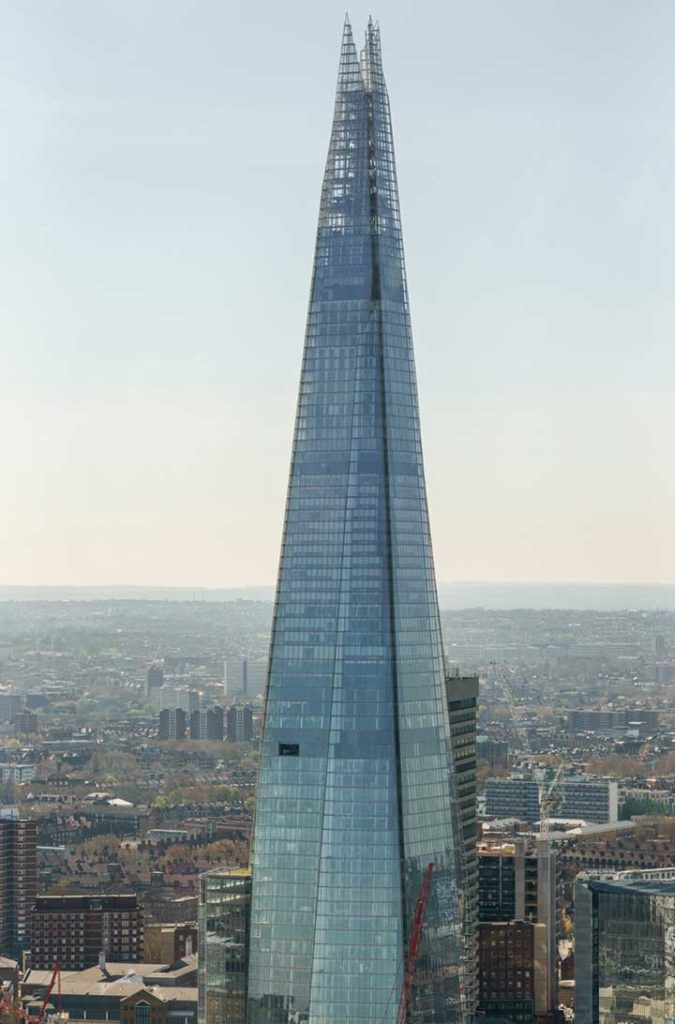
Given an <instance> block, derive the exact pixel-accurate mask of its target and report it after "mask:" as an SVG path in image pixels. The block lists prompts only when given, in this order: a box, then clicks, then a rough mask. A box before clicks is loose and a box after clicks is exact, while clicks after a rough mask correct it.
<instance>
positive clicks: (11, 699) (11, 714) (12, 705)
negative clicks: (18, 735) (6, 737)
mask: <svg viewBox="0 0 675 1024" xmlns="http://www.w3.org/2000/svg"><path fill="white" fill-rule="evenodd" d="M22 708H23V697H22V696H21V695H20V694H18V693H0V722H13V721H14V720H15V718H17V716H18V715H19V714H20V713H21V710H22Z"/></svg>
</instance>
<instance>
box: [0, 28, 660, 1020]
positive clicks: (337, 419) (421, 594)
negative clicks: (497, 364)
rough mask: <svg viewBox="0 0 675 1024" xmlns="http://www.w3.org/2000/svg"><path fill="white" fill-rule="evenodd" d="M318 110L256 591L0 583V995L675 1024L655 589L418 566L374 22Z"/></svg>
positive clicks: (7, 1003) (303, 1015)
mask: <svg viewBox="0 0 675 1024" xmlns="http://www.w3.org/2000/svg"><path fill="white" fill-rule="evenodd" d="M327 117H328V113H326V118H327ZM394 121H395V115H394ZM329 139H330V141H329V147H328V155H327V159H326V164H325V170H324V175H323V183H322V188H321V196H320V204H319V217H318V228H317V234H316V245H315V250H314V263H313V272H312V278H311V290H310V297H309V308H308V314H307V321H306V332H305V340H304V350H303V356H302V368H301V373H300V380H299V389H298V400H297V407H296V419H295V429H294V434H293V442H292V450H291V452H290V473H289V476H288V491H287V497H286V504H285V513H284V518H283V532H282V537H281V554H280V561H279V569H278V576H277V582H276V588H274V589H272V588H271V587H264V586H257V587H256V586H253V585H251V587H246V586H242V587H239V588H230V589H222V590H219V589H216V588H193V589H190V588H186V587H175V588H172V587H171V586H168V585H167V586H164V585H162V586H159V585H158V586H156V587H153V586H152V585H148V586H143V585H140V584H139V585H138V586H136V587H132V586H129V587H125V586H123V585H122V584H120V585H119V586H118V585H115V586H106V585H102V586H100V587H96V586H86V585H82V586H75V585H73V586H68V585H66V584H65V583H64V584H63V585H62V586H61V585H57V584H55V585H53V586H51V587H44V588H43V587H41V586H39V585H37V584H36V585H30V586H29V585H26V586H22V585H16V584H14V583H13V581H12V580H11V579H7V580H4V579H2V580H0V583H1V584H2V587H1V589H0V1024H19V1022H20V1021H25V1022H27V1024H31V1022H34V1024H69V1022H71V1021H72V1022H85V1021H96V1022H102V1021H105V1022H113V1024H509V1022H510V1024H673V1021H675V601H674V600H673V595H672V594H671V591H672V586H669V585H667V584H663V585H662V586H661V587H658V586H655V587H652V588H650V586H649V584H636V585H635V586H634V587H633V588H629V587H628V586H627V585H626V586H624V587H622V586H621V585H617V586H616V587H612V585H610V584H608V585H602V586H600V585H598V586H597V587H596V588H595V589H594V588H593V586H592V585H590V584H589V585H582V584H578V585H577V584H572V583H568V584H558V585H555V584H550V585H546V584H543V583H540V584H538V585H537V587H538V589H536V590H535V589H533V588H534V587H535V585H534V584H533V585H532V587H529V588H528V586H526V585H525V584H522V585H519V584H517V583H514V584H505V583H502V584H483V585H480V584H446V583H444V581H443V579H440V581H437V573H436V569H435V563H434V556H433V552H432V532H431V526H430V515H429V504H430V503H429V500H428V496H427V482H426V477H425V464H424V459H423V452H422V440H421V436H422V434H421V424H420V409H419V396H418V385H417V373H416V367H415V358H414V354H413V331H412V322H413V318H412V316H411V312H410V299H409V293H408V278H407V272H406V261H405V255H404V248H403V235H402V228H401V210H400V205H399V194H398V182H397V167H396V160H395V156H394V142H393V130H392V114H391V111H390V105H389V96H388V91H387V86H386V83H385V76H384V70H383V61H382V43H381V36H380V28H379V25H378V23H377V22H375V21H374V20H373V19H372V18H370V19H369V20H368V22H367V25H366V28H365V33H364V35H363V37H362V38H361V37H359V38H358V40H357V39H356V38H355V35H354V33H353V32H352V27H351V23H350V21H349V18H347V19H346V20H345V22H344V27H343V34H342V41H341V44H340V50H339V61H338V76H337V89H336V94H335V104H334V111H333V118H332V127H331V130H330V137H329ZM260 201H261V202H263V203H264V201H265V199H264V196H262V197H261V200H260ZM298 244H299V243H298ZM411 290H413V289H411ZM169 463H170V460H169ZM169 471H170V467H169ZM460 500H462V501H465V500H466V496H465V495H464V496H462V497H461V498H460ZM129 501H130V502H133V496H130V498H129ZM279 525H280V524H279ZM441 528H442V527H441ZM438 532H439V530H438V526H437V525H436V526H435V527H434V537H436V534H437V533H438ZM168 557H169V552H167V558H168ZM547 587H548V589H547ZM554 593H555V597H554V598H552V595H553V594H554ZM565 600H568V601H569V603H568V605H567V606H564V602H565ZM556 601H557V602H558V603H557V604H556V603H555V602H556Z"/></svg>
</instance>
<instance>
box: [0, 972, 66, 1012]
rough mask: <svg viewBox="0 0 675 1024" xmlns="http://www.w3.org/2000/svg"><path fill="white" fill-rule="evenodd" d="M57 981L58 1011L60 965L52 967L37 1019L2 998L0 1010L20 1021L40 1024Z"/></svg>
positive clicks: (59, 1003)
mask: <svg viewBox="0 0 675 1024" xmlns="http://www.w3.org/2000/svg"><path fill="white" fill-rule="evenodd" d="M57 981H58V983H59V987H58V1009H59V1010H60V1009H61V964H60V963H55V964H54V967H53V970H52V976H51V979H50V982H49V985H48V986H47V991H46V992H45V994H44V998H43V1000H42V1005H41V1007H40V1012H39V1013H38V1015H37V1017H36V1016H34V1015H33V1014H30V1013H26V1011H25V1010H24V1009H23V1008H22V1007H21V1006H17V1004H16V1003H13V1002H12V1001H11V1000H10V999H5V998H4V996H3V997H0V1010H7V1011H8V1012H9V1013H15V1014H16V1015H17V1016H18V1017H21V1019H22V1020H25V1021H30V1022H31V1024H42V1021H43V1020H44V1019H45V1014H46V1012H47V1005H48V1003H49V999H50V997H51V994H52V992H53V991H54V986H55V985H56V982H57Z"/></svg>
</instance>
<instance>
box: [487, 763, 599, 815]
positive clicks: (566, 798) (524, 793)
mask: <svg viewBox="0 0 675 1024" xmlns="http://www.w3.org/2000/svg"><path fill="white" fill-rule="evenodd" d="M552 776H553V772H552V771H550V770H548V769H545V770H544V769H541V770H534V771H518V772H512V773H511V775H510V776H509V778H507V779H500V778H489V779H486V780H485V810H486V813H487V816H488V817H489V818H517V819H519V820H520V821H529V822H536V821H539V789H540V786H541V785H542V783H543V784H544V785H545V784H546V782H547V781H550V779H551V778H552ZM553 795H554V797H555V816H556V817H559V818H574V819H580V820H582V821H590V822H598V823H599V824H606V823H611V822H615V821H617V820H618V817H619V790H618V785H617V783H616V781H615V780H614V779H605V778H601V777H599V776H595V775H563V776H562V777H561V778H560V780H559V781H558V783H557V785H556V787H555V791H554V794H553Z"/></svg>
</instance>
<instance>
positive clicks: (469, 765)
mask: <svg viewBox="0 0 675 1024" xmlns="http://www.w3.org/2000/svg"><path fill="white" fill-rule="evenodd" d="M445 687H446V693H447V700H448V716H449V720H450V738H451V740H452V755H453V769H454V780H455V786H456V800H457V808H458V817H459V824H460V826H461V830H462V837H463V848H462V853H463V865H462V874H463V878H464V960H465V998H466V1000H467V1003H468V1004H469V1005H471V1006H473V1005H474V1004H475V1002H476V1000H477V998H478V989H477V986H478V853H477V838H478V819H477V789H476V729H477V724H478V676H460V675H458V674H457V675H449V676H446V680H445Z"/></svg>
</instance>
